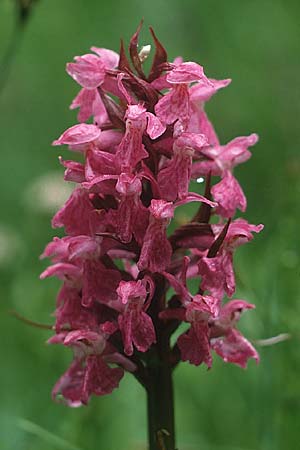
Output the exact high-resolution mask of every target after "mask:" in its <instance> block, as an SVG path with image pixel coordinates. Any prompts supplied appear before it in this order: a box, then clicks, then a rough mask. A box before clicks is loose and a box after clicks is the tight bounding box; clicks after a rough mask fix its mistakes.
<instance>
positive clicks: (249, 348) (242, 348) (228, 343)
mask: <svg viewBox="0 0 300 450" xmlns="http://www.w3.org/2000/svg"><path fill="white" fill-rule="evenodd" d="M211 346H212V348H213V349H214V350H215V352H216V353H217V354H218V355H219V356H221V358H222V359H223V360H224V361H225V362H231V363H234V364H237V365H238V366H240V367H243V368H246V366H247V362H248V359H249V358H254V359H255V360H256V362H257V363H258V362H259V355H258V353H257V351H256V350H255V348H254V347H253V345H252V344H250V342H249V341H247V339H246V338H245V337H244V336H243V335H242V334H241V333H239V331H237V330H235V329H232V330H230V331H229V332H228V333H227V334H226V336H225V337H222V338H218V339H214V340H213V341H212V344H211Z"/></svg>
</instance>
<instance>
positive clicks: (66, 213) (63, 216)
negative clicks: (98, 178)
mask: <svg viewBox="0 0 300 450" xmlns="http://www.w3.org/2000/svg"><path fill="white" fill-rule="evenodd" d="M93 209H94V208H93V206H92V204H91V202H90V200H89V196H88V193H87V192H86V191H85V190H83V189H80V188H78V189H75V191H74V192H73V193H72V195H71V197H70V198H69V199H68V200H67V202H66V203H65V204H64V206H63V207H62V208H61V209H60V210H59V211H58V212H57V213H56V214H55V216H54V217H53V219H52V226H53V228H59V227H65V230H66V232H67V233H68V234H69V235H73V236H74V235H77V234H87V235H88V234H89V233H90V226H89V215H90V213H91V212H92V211H93Z"/></svg>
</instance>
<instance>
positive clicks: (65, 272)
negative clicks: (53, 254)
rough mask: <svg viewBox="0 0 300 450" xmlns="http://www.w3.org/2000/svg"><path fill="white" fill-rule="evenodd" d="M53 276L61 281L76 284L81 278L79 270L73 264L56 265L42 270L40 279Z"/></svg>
mask: <svg viewBox="0 0 300 450" xmlns="http://www.w3.org/2000/svg"><path fill="white" fill-rule="evenodd" d="M53 276H55V277H58V278H59V279H60V280H63V281H74V282H76V281H77V280H78V279H80V277H81V270H80V269H79V267H77V266H75V265H74V264H68V263H57V264H53V266H50V267H48V269H46V270H44V272H43V273H41V275H40V279H41V280H43V279H44V278H48V277H53Z"/></svg>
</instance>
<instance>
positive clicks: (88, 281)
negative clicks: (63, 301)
mask: <svg viewBox="0 0 300 450" xmlns="http://www.w3.org/2000/svg"><path fill="white" fill-rule="evenodd" d="M120 278H121V275H120V273H119V272H118V271H117V270H113V269H106V268H105V267H104V266H103V265H102V264H101V263H99V262H97V261H92V260H87V261H85V262H84V269H83V285H82V304H83V305H84V306H91V305H92V304H93V302H94V301H98V302H100V303H104V304H107V305H109V304H111V303H112V302H113V301H115V300H117V292H116V289H117V286H118V284H119V282H120Z"/></svg>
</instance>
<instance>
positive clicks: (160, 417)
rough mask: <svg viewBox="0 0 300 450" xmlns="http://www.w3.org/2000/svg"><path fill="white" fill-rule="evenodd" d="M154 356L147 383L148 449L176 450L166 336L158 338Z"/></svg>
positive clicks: (168, 349)
mask: <svg viewBox="0 0 300 450" xmlns="http://www.w3.org/2000/svg"><path fill="white" fill-rule="evenodd" d="M153 356H154V358H153V360H152V364H150V365H149V366H148V377H149V378H148V383H147V400H148V437H149V450H175V426H174V400H173V379H172V368H171V364H170V358H169V356H170V347H169V337H165V339H161V340H158V343H157V345H156V348H155V354H154V355H153Z"/></svg>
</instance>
